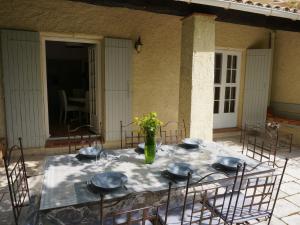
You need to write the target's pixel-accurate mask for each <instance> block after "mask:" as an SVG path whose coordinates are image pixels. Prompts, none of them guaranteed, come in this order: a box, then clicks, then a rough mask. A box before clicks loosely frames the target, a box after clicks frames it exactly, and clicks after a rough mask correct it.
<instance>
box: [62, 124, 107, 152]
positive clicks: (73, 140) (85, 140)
mask: <svg viewBox="0 0 300 225" xmlns="http://www.w3.org/2000/svg"><path fill="white" fill-rule="evenodd" d="M100 126H101V125H100ZM92 128H93V127H92V126H91V125H82V126H79V127H76V128H74V129H71V127H70V125H68V144H69V153H71V152H76V151H77V150H79V149H81V148H83V147H85V146H89V147H91V146H92V144H97V145H98V144H99V145H100V146H101V149H103V137H102V135H101V134H96V133H94V132H93V131H92ZM100 130H101V129H100Z"/></svg>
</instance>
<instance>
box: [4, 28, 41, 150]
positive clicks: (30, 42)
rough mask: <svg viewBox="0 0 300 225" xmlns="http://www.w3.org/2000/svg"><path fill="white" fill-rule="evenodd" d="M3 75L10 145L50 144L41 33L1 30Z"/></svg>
mask: <svg viewBox="0 0 300 225" xmlns="http://www.w3.org/2000/svg"><path fill="white" fill-rule="evenodd" d="M1 56H2V73H3V83H4V96H5V116H6V128H7V129H6V130H7V139H8V144H9V145H13V144H17V139H18V137H22V138H23V145H24V147H42V146H44V144H45V141H46V129H45V118H44V117H45V116H44V100H43V90H42V81H41V70H40V40H39V34H38V33H37V32H28V31H14V30H1Z"/></svg>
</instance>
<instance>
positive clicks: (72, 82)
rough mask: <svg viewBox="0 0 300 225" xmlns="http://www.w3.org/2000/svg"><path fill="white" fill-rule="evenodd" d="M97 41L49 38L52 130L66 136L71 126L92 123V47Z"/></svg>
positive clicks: (49, 109) (51, 133) (49, 108)
mask: <svg viewBox="0 0 300 225" xmlns="http://www.w3.org/2000/svg"><path fill="white" fill-rule="evenodd" d="M91 47H93V44H87V43H76V42H62V41H46V72H47V91H48V93H47V94H48V112H49V133H50V137H51V138H55V137H66V136H67V125H68V124H71V125H72V126H73V127H76V126H80V125H84V124H89V123H90V93H89V91H90V83H91V82H90V71H89V70H90V64H89V48H91Z"/></svg>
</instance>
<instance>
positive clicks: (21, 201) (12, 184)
mask: <svg viewBox="0 0 300 225" xmlns="http://www.w3.org/2000/svg"><path fill="white" fill-rule="evenodd" d="M3 161H4V167H5V172H6V177H7V181H8V188H9V194H10V200H11V206H12V212H13V216H14V220H15V224H16V225H19V224H24V220H25V221H26V223H27V222H28V224H31V223H32V224H34V222H35V221H36V219H37V211H36V209H35V205H34V204H35V202H34V197H33V196H31V193H30V192H29V186H28V176H27V172H26V166H25V160H24V154H23V147H22V139H21V138H19V145H14V146H12V147H11V148H6V151H5V154H4V156H3ZM24 211H26V212H24ZM21 215H23V216H22V223H21V221H20V217H21Z"/></svg>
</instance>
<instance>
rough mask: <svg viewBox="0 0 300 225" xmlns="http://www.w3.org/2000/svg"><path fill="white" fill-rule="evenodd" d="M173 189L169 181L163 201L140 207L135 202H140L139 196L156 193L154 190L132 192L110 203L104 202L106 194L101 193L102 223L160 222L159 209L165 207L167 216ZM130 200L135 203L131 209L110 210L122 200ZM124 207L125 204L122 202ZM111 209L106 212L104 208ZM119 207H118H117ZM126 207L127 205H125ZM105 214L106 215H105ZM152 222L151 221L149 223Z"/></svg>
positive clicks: (124, 224) (146, 223)
mask: <svg viewBox="0 0 300 225" xmlns="http://www.w3.org/2000/svg"><path fill="white" fill-rule="evenodd" d="M171 191H172V183H171V182H169V188H168V192H167V193H166V197H167V198H165V200H164V201H163V202H160V203H158V204H152V203H148V205H146V206H144V207H138V206H136V205H135V204H136V203H137V202H139V199H138V198H139V197H145V195H149V194H150V195H154V193H153V192H151V191H147V192H144V193H130V194H128V195H126V196H124V197H122V198H120V199H118V200H116V201H115V202H110V203H108V204H105V203H104V200H105V195H104V194H100V196H101V197H100V225H104V224H105V225H106V224H112V225H116V224H118V225H119V224H120V225H121V224H122V225H133V224H143V225H150V224H155V225H158V224H160V222H159V213H158V212H159V210H160V209H164V214H165V216H164V217H167V215H168V210H169V202H170V196H171ZM128 200H129V201H130V202H132V203H133V204H134V205H131V206H130V209H128V208H127V209H124V208H122V207H121V209H115V210H112V211H110V210H111V209H112V208H113V207H115V206H116V205H117V204H118V203H120V202H123V203H124V202H125V201H128ZM121 205H122V206H123V207H124V205H123V204H121ZM105 208H107V209H109V212H108V213H106V214H105V213H104V209H105ZM116 208H118V207H116ZM125 208H126V206H125ZM104 214H105V215H104ZM149 222H151V223H149Z"/></svg>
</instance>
